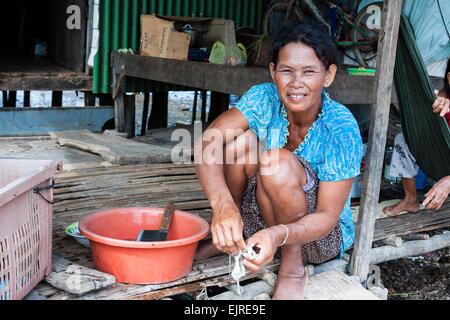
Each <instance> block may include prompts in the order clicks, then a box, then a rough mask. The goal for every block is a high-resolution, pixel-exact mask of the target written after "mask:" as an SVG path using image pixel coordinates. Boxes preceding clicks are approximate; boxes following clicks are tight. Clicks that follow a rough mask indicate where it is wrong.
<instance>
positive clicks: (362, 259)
mask: <svg viewBox="0 0 450 320" xmlns="http://www.w3.org/2000/svg"><path fill="white" fill-rule="evenodd" d="M402 3H403V0H386V1H385V2H384V6H383V15H382V20H381V22H382V28H381V29H382V30H381V31H380V38H379V41H378V53H377V71H376V75H375V86H374V91H373V104H372V110H371V119H370V131H369V141H368V145H367V151H368V155H367V166H366V169H365V170H366V171H365V175H364V181H363V188H362V196H361V205H360V207H359V215H358V216H359V218H358V222H357V224H356V232H355V243H354V250H353V255H352V260H351V267H350V269H351V272H352V274H353V275H355V276H358V277H359V278H360V280H361V282H363V281H364V280H366V279H367V276H368V273H369V264H370V250H371V246H372V240H373V232H374V228H375V219H376V214H377V205H378V198H379V192H380V182H381V174H382V165H383V156H384V149H385V147H386V133H387V128H388V123H389V107H390V99H389V98H390V97H391V94H392V86H393V73H394V65H395V57H396V51H397V39H398V31H399V25H400V16H401V11H402Z"/></svg>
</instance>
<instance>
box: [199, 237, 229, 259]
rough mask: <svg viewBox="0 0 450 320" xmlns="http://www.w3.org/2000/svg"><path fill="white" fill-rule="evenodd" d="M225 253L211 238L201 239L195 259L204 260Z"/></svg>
mask: <svg viewBox="0 0 450 320" xmlns="http://www.w3.org/2000/svg"><path fill="white" fill-rule="evenodd" d="M223 253H224V252H222V251H220V250H219V249H217V248H216V246H215V245H214V244H213V243H212V240H211V239H209V240H200V242H199V243H198V247H197V251H196V252H195V256H194V260H203V259H207V258H210V257H213V256H217V255H219V254H223Z"/></svg>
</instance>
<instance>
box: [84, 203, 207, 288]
mask: <svg viewBox="0 0 450 320" xmlns="http://www.w3.org/2000/svg"><path fill="white" fill-rule="evenodd" d="M163 211H164V209H163V208H151V207H132V208H117V209H110V210H104V211H98V212H94V213H91V214H89V215H87V216H85V217H83V218H82V219H81V220H80V223H79V226H78V227H79V229H80V232H81V233H82V234H83V235H84V236H85V237H87V238H88V239H89V242H90V247H91V252H92V257H93V260H94V264H95V268H96V269H97V270H100V271H103V272H106V273H109V274H112V275H114V276H115V277H116V280H117V281H118V282H125V283H134V284H154V283H165V282H170V281H174V280H177V279H179V278H182V277H184V276H185V275H187V274H188V273H189V272H190V270H191V268H192V263H193V261H194V255H195V251H196V250H197V245H198V242H199V241H200V240H201V239H203V238H205V237H206V235H207V234H208V232H209V224H208V222H206V220H204V219H203V218H201V217H198V216H196V215H194V214H192V213H189V212H185V211H179V210H175V212H174V215H173V218H172V222H171V224H170V228H169V233H168V234H167V240H166V241H155V242H137V241H135V239H136V238H137V236H138V234H139V231H140V230H158V229H159V224H160V223H161V219H162V215H163Z"/></svg>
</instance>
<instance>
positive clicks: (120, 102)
mask: <svg viewBox="0 0 450 320" xmlns="http://www.w3.org/2000/svg"><path fill="white" fill-rule="evenodd" d="M118 78H119V75H118V74H116V73H113V88H115V87H116V86H119V89H118V90H117V92H116V96H115V97H114V127H115V129H116V131H117V132H125V102H124V93H123V92H122V89H121V88H120V83H119V80H118Z"/></svg>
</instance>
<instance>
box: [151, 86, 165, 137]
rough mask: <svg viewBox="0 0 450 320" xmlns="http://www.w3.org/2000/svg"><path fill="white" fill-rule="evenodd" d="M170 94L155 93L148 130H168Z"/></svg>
mask: <svg viewBox="0 0 450 320" xmlns="http://www.w3.org/2000/svg"><path fill="white" fill-rule="evenodd" d="M168 104H169V92H153V94H152V111H151V112H150V119H149V121H148V129H157V128H167V116H168Z"/></svg>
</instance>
